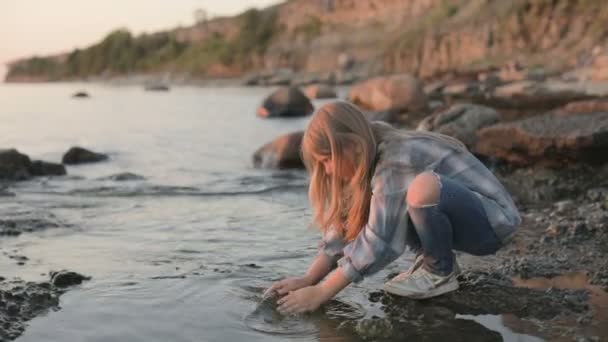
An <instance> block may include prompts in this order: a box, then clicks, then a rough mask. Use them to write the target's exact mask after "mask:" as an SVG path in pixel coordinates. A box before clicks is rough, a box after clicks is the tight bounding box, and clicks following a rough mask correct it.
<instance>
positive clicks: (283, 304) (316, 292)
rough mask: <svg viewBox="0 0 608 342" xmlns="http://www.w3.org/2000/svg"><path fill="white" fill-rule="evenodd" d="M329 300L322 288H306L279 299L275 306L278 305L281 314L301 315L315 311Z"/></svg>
mask: <svg viewBox="0 0 608 342" xmlns="http://www.w3.org/2000/svg"><path fill="white" fill-rule="evenodd" d="M329 298H331V296H329ZM329 298H328V294H327V293H326V291H325V290H324V289H323V287H322V286H319V285H317V286H308V287H304V288H301V289H299V290H295V291H291V292H289V294H288V295H286V296H284V297H283V298H281V299H279V300H278V301H277V304H279V307H278V309H279V312H281V313H282V314H291V313H302V312H309V311H315V310H316V309H318V308H319V306H321V304H323V303H324V302H326V301H327V300H329Z"/></svg>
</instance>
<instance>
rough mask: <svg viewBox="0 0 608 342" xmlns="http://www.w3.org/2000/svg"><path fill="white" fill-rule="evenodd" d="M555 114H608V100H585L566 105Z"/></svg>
mask: <svg viewBox="0 0 608 342" xmlns="http://www.w3.org/2000/svg"><path fill="white" fill-rule="evenodd" d="M556 112H558V113H560V114H565V115H570V114H575V113H594V112H608V99H599V100H586V101H576V102H572V103H568V104H567V105H565V106H564V107H562V108H560V109H558V110H557V111H556Z"/></svg>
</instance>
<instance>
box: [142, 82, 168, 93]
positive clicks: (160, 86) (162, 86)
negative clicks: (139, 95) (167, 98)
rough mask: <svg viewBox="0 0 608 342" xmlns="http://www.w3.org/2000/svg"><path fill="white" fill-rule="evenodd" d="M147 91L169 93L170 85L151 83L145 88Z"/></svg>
mask: <svg viewBox="0 0 608 342" xmlns="http://www.w3.org/2000/svg"><path fill="white" fill-rule="evenodd" d="M144 90H146V91H169V90H170V88H169V85H167V84H164V83H151V84H146V85H145V86H144Z"/></svg>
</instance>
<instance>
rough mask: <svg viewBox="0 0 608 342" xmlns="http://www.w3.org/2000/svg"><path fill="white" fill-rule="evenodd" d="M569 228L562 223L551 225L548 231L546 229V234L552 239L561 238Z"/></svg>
mask: <svg viewBox="0 0 608 342" xmlns="http://www.w3.org/2000/svg"><path fill="white" fill-rule="evenodd" d="M567 229H568V227H567V226H566V225H564V224H561V223H551V224H550V225H549V227H548V228H547V229H545V234H546V235H547V236H550V237H559V236H561V235H562V234H563V233H564V232H566V230H567Z"/></svg>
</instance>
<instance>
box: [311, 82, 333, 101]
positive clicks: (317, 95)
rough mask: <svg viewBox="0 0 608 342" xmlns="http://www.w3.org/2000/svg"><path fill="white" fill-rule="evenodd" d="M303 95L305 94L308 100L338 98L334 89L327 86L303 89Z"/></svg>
mask: <svg viewBox="0 0 608 342" xmlns="http://www.w3.org/2000/svg"><path fill="white" fill-rule="evenodd" d="M304 94H306V96H308V98H309V99H333V98H336V97H338V95H337V94H336V91H335V90H334V88H332V87H330V86H328V85H327V84H315V85H311V86H308V87H306V89H304Z"/></svg>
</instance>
